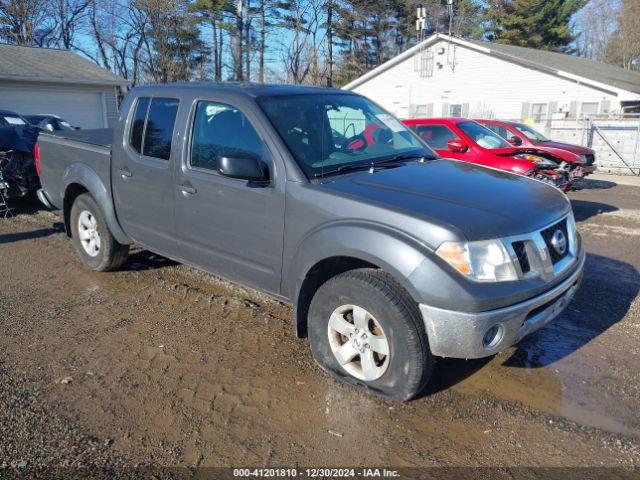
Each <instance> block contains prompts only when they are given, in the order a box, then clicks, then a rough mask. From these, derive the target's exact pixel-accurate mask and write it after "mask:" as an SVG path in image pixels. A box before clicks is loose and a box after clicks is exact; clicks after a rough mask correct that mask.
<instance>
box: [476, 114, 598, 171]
mask: <svg viewBox="0 0 640 480" xmlns="http://www.w3.org/2000/svg"><path fill="white" fill-rule="evenodd" d="M476 122H478V123H480V124H482V125H484V126H485V127H487V128H489V129H491V130H492V131H493V132H495V133H497V134H498V135H500V136H501V137H502V138H506V139H507V141H508V142H509V143H511V144H512V145H514V146H516V147H519V146H523V147H535V148H539V149H541V150H546V151H548V152H550V153H552V154H554V153H557V151H558V150H564V151H567V152H571V153H574V154H576V155H578V156H579V157H580V159H581V161H582V163H584V166H583V168H584V172H585V175H586V174H589V173H592V172H594V171H595V169H596V167H595V165H594V162H595V159H596V156H595V152H594V151H593V150H591V149H590V148H587V147H581V146H580V145H572V144H570V143H561V142H554V141H553V140H549V139H548V138H546V137H545V136H544V135H543V134H541V133H540V132H538V131H537V130H535V129H533V128H531V127H530V126H529V125H526V124H524V123H520V122H501V121H499V120H476Z"/></svg>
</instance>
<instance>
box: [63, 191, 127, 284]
mask: <svg viewBox="0 0 640 480" xmlns="http://www.w3.org/2000/svg"><path fill="white" fill-rule="evenodd" d="M70 221H71V236H72V237H73V244H74V246H75V248H76V251H77V252H78V256H79V257H80V260H82V263H84V264H85V265H86V266H88V267H89V268H91V269H92V270H97V271H101V272H104V271H108V270H115V269H117V268H119V267H120V266H121V265H122V264H123V263H124V262H125V260H126V259H127V256H128V255H129V246H128V245H122V244H121V243H119V242H118V241H117V240H116V239H115V238H114V237H113V235H112V234H111V232H110V231H109V227H108V226H107V222H106V220H105V218H104V215H103V214H102V211H101V210H100V208H99V207H98V204H97V203H96V202H95V200H94V199H93V197H91V195H89V194H88V193H85V194H82V195H80V196H78V198H76V200H75V202H74V203H73V206H72V207H71V218H70Z"/></svg>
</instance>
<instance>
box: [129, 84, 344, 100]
mask: <svg viewBox="0 0 640 480" xmlns="http://www.w3.org/2000/svg"><path fill="white" fill-rule="evenodd" d="M182 88H184V89H189V90H216V91H224V92H229V93H239V94H245V95H248V96H251V97H271V96H280V95H302V94H336V95H354V93H353V92H349V91H345V90H339V89H336V88H328V87H313V86H308V85H283V84H272V83H254V82H220V83H217V82H188V83H163V84H150V85H142V86H139V87H136V90H138V89H139V90H146V89H149V90H155V89H167V90H175V89H182Z"/></svg>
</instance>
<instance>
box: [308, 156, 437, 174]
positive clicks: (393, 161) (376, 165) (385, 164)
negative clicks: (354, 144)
mask: <svg viewBox="0 0 640 480" xmlns="http://www.w3.org/2000/svg"><path fill="white" fill-rule="evenodd" d="M415 158H425V159H427V160H435V159H436V158H438V157H433V156H431V155H422V154H419V153H400V154H398V155H394V156H391V157H386V158H382V159H379V160H373V161H371V162H369V163H351V164H348V165H342V166H340V167H338V168H335V169H333V170H325V171H323V172H318V173H315V174H314V175H313V176H314V177H315V178H320V177H325V176H327V175H337V174H339V173H344V172H349V171H354V170H372V171H376V170H379V169H382V168H396V167H402V166H403V165H404V164H402V163H398V162H401V161H402V160H411V159H415Z"/></svg>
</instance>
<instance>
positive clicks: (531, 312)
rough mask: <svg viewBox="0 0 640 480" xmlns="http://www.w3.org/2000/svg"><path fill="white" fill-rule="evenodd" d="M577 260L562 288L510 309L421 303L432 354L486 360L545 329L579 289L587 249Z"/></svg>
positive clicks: (559, 287) (512, 306)
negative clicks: (454, 307)
mask: <svg viewBox="0 0 640 480" xmlns="http://www.w3.org/2000/svg"><path fill="white" fill-rule="evenodd" d="M577 260H578V266H577V268H576V269H575V270H574V272H573V273H572V274H571V275H570V276H569V277H568V278H567V279H566V280H564V281H563V282H562V283H561V284H560V285H558V286H556V287H555V288H553V289H551V290H549V291H548V292H545V293H543V294H541V295H539V296H537V297H534V298H531V299H529V300H526V301H524V302H521V303H518V304H516V305H511V306H509V307H505V308H500V309H497V310H490V311H486V312H479V313H467V312H457V311H454V310H444V309H440V308H435V307H430V306H428V305H423V304H421V305H420V312H421V313H422V318H423V320H424V324H425V327H426V330H427V335H428V338H429V347H430V348H431V352H432V353H433V354H434V355H437V356H440V357H454V358H482V357H487V356H489V355H494V354H496V353H498V352H500V351H502V350H504V349H506V348H508V347H510V346H512V345H514V344H516V343H518V342H519V341H520V340H522V339H523V338H524V337H525V336H527V335H529V334H530V333H532V332H534V331H536V330H538V329H540V328H542V327H543V326H545V325H546V324H547V323H549V322H550V321H551V320H553V319H554V318H555V317H557V316H558V315H559V314H560V312H562V311H563V310H564V309H565V307H566V306H567V305H568V304H569V302H570V301H571V299H572V298H573V296H574V294H575V292H576V290H577V289H578V286H579V285H580V281H581V280H582V273H583V270H584V261H585V253H584V250H583V251H581V252H580V255H579V257H578V259H577ZM489 331H491V332H490V333H489V334H488V332H489ZM494 334H495V335H494ZM487 337H489V338H487ZM489 340H491V341H489Z"/></svg>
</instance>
